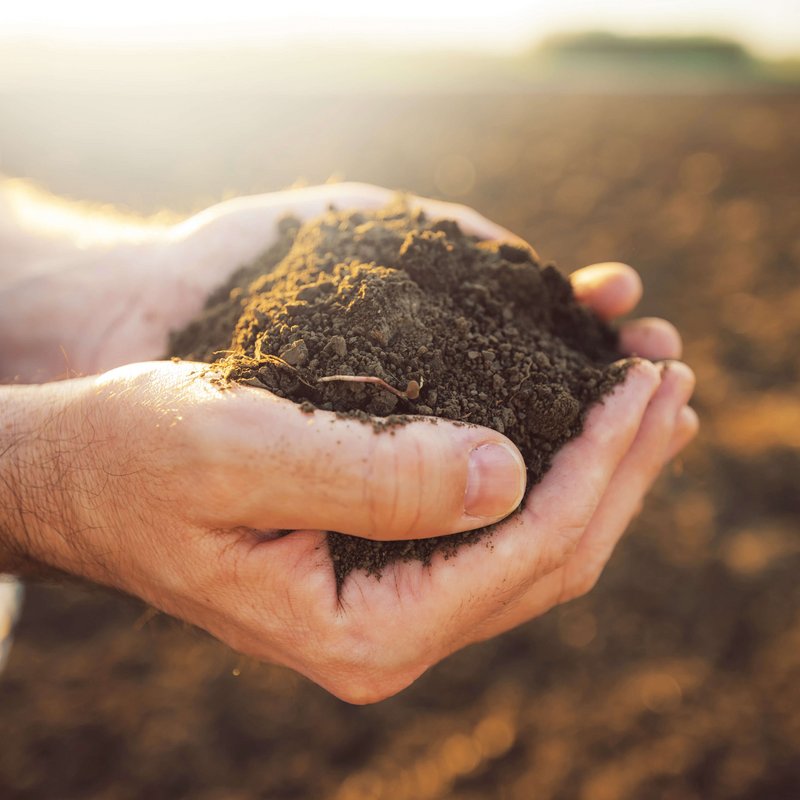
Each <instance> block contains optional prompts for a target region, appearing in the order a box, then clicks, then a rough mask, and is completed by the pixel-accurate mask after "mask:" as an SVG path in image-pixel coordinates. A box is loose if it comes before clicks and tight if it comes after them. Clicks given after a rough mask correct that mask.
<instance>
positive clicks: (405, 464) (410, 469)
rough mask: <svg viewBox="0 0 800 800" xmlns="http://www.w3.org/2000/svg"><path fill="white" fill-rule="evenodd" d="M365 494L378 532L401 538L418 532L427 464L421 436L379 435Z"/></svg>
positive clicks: (366, 476)
mask: <svg viewBox="0 0 800 800" xmlns="http://www.w3.org/2000/svg"><path fill="white" fill-rule="evenodd" d="M375 440H376V441H375V443H374V445H373V452H372V467H373V468H372V470H371V471H370V474H369V475H365V489H364V496H365V498H366V505H367V508H368V512H369V520H370V525H371V528H372V531H373V532H374V533H378V532H382V533H389V534H391V535H392V536H395V537H397V538H402V537H403V536H404V535H407V534H410V533H412V532H414V529H415V527H416V526H417V524H418V522H419V519H420V515H421V512H422V504H423V496H422V493H423V488H422V487H423V483H424V480H425V473H426V464H425V456H424V455H423V447H422V444H421V442H420V441H419V439H418V437H416V436H413V435H411V436H404V437H403V438H402V439H400V437H386V436H383V435H378V436H376V437H375Z"/></svg>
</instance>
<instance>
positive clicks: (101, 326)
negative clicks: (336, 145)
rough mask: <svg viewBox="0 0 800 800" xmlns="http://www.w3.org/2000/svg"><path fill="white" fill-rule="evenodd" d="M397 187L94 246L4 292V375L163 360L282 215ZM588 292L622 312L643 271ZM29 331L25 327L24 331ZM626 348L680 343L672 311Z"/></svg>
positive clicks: (224, 206)
mask: <svg viewBox="0 0 800 800" xmlns="http://www.w3.org/2000/svg"><path fill="white" fill-rule="evenodd" d="M393 195H394V192H393V191H392V190H390V189H384V188H381V187H378V186H371V185H369V184H361V183H338V184H326V185H323V186H312V187H309V188H305V189H290V190H287V191H282V192H272V193H270V194H263V195H255V196H252V197H241V198H236V199H234V200H229V201H226V202H224V203H219V204H218V205H215V206H212V207H211V208H208V209H206V210H205V211H203V212H201V213H199V214H197V215H195V216H193V217H190V218H189V219H187V220H185V221H184V222H181V223H179V224H177V225H174V226H172V227H171V228H166V229H164V230H163V231H162V232H160V233H159V235H157V236H153V237H150V238H148V239H147V240H146V241H143V242H141V243H139V244H122V245H119V246H117V247H112V248H110V249H102V248H94V249H89V250H87V251H85V252H84V253H83V254H82V255H80V256H79V257H76V256H75V255H74V254H72V255H71V256H70V257H69V258H68V259H65V262H66V263H65V266H64V268H63V269H60V270H59V269H54V270H49V271H47V272H46V273H44V274H41V275H39V276H37V277H35V278H33V279H31V280H29V281H26V282H23V283H21V284H19V285H18V286H15V287H13V288H12V289H11V290H10V291H7V292H4V293H3V295H2V301H3V306H4V311H6V313H5V314H4V318H5V319H4V320H0V326H5V327H6V328H7V329H8V330H0V340H2V341H4V342H6V343H7V346H6V347H5V351H6V352H5V353H4V356H5V357H6V358H4V363H3V367H4V370H5V373H6V374H5V375H0V380H2V379H4V378H5V379H9V378H11V377H14V376H16V377H17V378H19V379H20V380H21V381H23V382H42V381H45V380H52V379H54V378H56V377H59V376H61V377H63V376H64V375H67V374H78V375H87V374H93V373H97V372H103V371H106V370H109V369H113V368H114V367H118V366H122V365H123V364H128V363H132V362H138V361H149V360H153V359H158V358H162V357H163V356H164V354H165V353H166V350H167V342H168V337H169V334H170V332H171V331H172V330H175V329H179V328H182V327H183V326H184V325H185V324H186V323H188V322H189V321H190V320H191V319H192V318H194V317H195V316H196V315H197V313H198V312H199V311H200V310H201V309H202V308H203V305H204V304H205V302H206V299H207V297H208V296H209V294H210V293H211V292H212V291H213V290H214V289H215V288H216V287H217V286H219V285H220V284H221V283H222V282H223V281H224V280H225V279H226V278H227V277H228V276H229V275H230V274H231V273H232V272H233V271H234V270H236V269H237V268H238V267H240V266H242V265H244V264H247V263H249V262H251V261H252V260H254V259H255V258H256V257H257V256H258V255H259V254H261V253H262V252H263V251H264V250H266V249H267V248H268V247H269V246H270V245H272V244H273V243H274V241H275V239H276V235H277V222H278V220H279V219H280V218H281V217H283V216H286V215H287V214H292V215H295V216H297V217H299V218H300V219H303V220H305V219H309V218H311V217H314V216H317V215H319V214H321V213H323V212H324V211H325V209H326V208H327V207H328V206H329V205H331V204H333V205H335V206H337V207H339V208H342V209H347V208H363V209H373V208H380V207H381V206H383V205H385V204H386V203H387V202H389V201H390V200H391V198H392V197H393ZM412 202H414V203H416V204H418V205H419V206H421V207H422V208H423V209H424V210H425V211H426V212H428V214H429V215H431V216H439V217H449V218H451V219H455V220H457V221H458V222H459V224H460V225H461V227H462V228H463V229H464V230H465V231H466V232H468V233H471V234H474V235H476V236H479V237H480V238H483V239H502V240H512V241H520V240H519V238H518V237H517V236H515V235H514V234H512V233H511V232H510V231H507V230H506V229H505V228H502V227H501V226H499V225H497V224H496V223H494V222H491V221H490V220H488V219H486V218H485V217H482V216H481V215H480V214H478V213H477V212H476V211H475V210H473V209H471V208H469V207H467V206H462V205H456V204H453V203H446V202H443V201H439V200H431V199H427V198H420V197H413V198H412ZM572 280H573V285H574V286H575V290H576V294H577V295H578V297H579V299H580V300H581V301H582V302H584V303H586V304H587V305H589V306H591V307H592V308H594V310H595V311H596V312H597V313H598V314H600V315H601V316H603V317H605V318H607V319H613V318H614V317H616V316H619V315H621V314H624V313H626V312H628V311H630V310H631V308H632V307H633V306H634V305H635V304H636V302H637V301H638V299H639V296H640V295H641V283H640V281H639V279H638V276H637V275H636V273H635V272H633V270H631V269H630V268H627V267H624V266H622V265H619V264H600V265H594V266H592V267H587V268H586V269H585V270H579V271H578V272H576V273H574V274H573V276H572ZM20 332H22V335H20ZM621 340H622V349H623V351H625V352H630V353H637V354H639V355H644V356H646V357H649V358H653V359H656V358H658V359H660V358H672V357H676V356H677V355H678V354H679V353H680V338H679V336H678V333H677V331H676V330H675V328H674V327H673V326H672V325H670V324H669V323H667V322H665V321H664V320H656V319H643V320H636V321H634V322H628V323H625V324H624V325H623V326H622V329H621Z"/></svg>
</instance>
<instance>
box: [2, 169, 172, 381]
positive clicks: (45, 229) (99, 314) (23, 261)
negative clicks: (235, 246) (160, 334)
mask: <svg viewBox="0 0 800 800" xmlns="http://www.w3.org/2000/svg"><path fill="white" fill-rule="evenodd" d="M168 230H169V228H168V227H166V226H165V225H161V224H150V223H148V222H147V221H145V220H137V219H133V218H125V219H122V218H119V217H118V216H115V215H112V214H110V213H109V212H107V211H105V212H103V211H101V210H98V209H89V208H86V207H83V206H79V205H77V204H68V203H66V202H64V201H61V200H58V199H57V198H53V197H47V196H44V195H41V194H37V193H34V192H33V191H32V190H31V189H30V188H29V187H26V186H25V185H23V184H20V183H19V182H14V181H5V182H3V181H2V180H0V382H9V381H17V382H20V381H22V382H26V383H34V382H35V383H40V382H43V381H47V380H52V379H54V378H61V377H64V376H66V375H69V374H74V373H75V372H78V373H82V372H93V371H97V370H98V369H101V368H103V367H108V366H114V365H115V364H114V363H111V364H102V363H101V364H99V365H98V359H99V357H100V356H101V355H102V349H103V347H104V346H105V345H106V344H107V339H108V337H109V334H111V333H113V332H114V330H113V324H114V323H115V322H123V321H125V319H126V313H127V314H129V308H130V306H131V304H132V303H133V302H134V301H135V299H136V297H137V292H139V291H141V287H143V286H144V285H147V282H148V281H152V280H153V274H154V273H158V271H159V269H160V266H159V263H158V262H159V259H160V258H161V253H162V245H163V242H164V241H165V239H166V236H167V231H168ZM161 345H162V347H163V343H161ZM157 355H159V353H154V354H153V356H154V357H155V356H157Z"/></svg>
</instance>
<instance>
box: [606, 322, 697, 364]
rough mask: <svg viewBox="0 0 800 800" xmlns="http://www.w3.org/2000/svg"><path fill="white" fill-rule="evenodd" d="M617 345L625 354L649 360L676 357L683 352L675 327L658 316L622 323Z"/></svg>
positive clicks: (679, 336)
mask: <svg viewBox="0 0 800 800" xmlns="http://www.w3.org/2000/svg"><path fill="white" fill-rule="evenodd" d="M619 346H620V350H622V352H623V353H626V354H627V355H632V356H642V357H643V358H649V359H650V360H651V361H659V360H661V359H677V358H680V357H681V354H682V352H683V342H682V341H681V335H680V333H678V330H677V328H676V327H675V326H674V325H673V324H672V323H671V322H667V320H665V319H659V318H658V317H642V318H641V319H635V320H631V321H630V322H626V323H624V324H623V325H622V327H621V328H620V332H619Z"/></svg>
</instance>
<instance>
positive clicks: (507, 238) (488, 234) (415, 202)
mask: <svg viewBox="0 0 800 800" xmlns="http://www.w3.org/2000/svg"><path fill="white" fill-rule="evenodd" d="M410 201H411V205H412V207H415V208H421V209H422V210H423V211H424V212H425V213H426V214H427V215H428V216H429V217H431V218H432V219H452V220H455V221H456V222H457V223H458V225H459V227H460V228H461V230H462V231H464V233H467V234H470V235H471V236H477V237H478V238H479V239H485V240H488V241H498V242H509V243H510V244H514V245H517V246H518V247H523V248H524V249H526V250H529V251H530V252H532V253H533V255H534V257H536V258H538V256H536V253H535V251H534V249H533V247H531V245H530V244H528V243H527V242H526V241H525V240H524V239H523V238H521V237H520V236H517V234H515V233H512V232H511V231H510V230H508V228H504V227H503V226H502V225H498V224H497V223H496V222H492V220H490V219H487V218H486V217H484V216H483V215H482V214H480V213H478V212H477V211H476V210H475V209H474V208H470V207H469V206H465V205H461V204H459V203H448V202H446V201H444V200H432V199H431V198H428V197H419V196H417V195H412V196H411V197H410Z"/></svg>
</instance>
